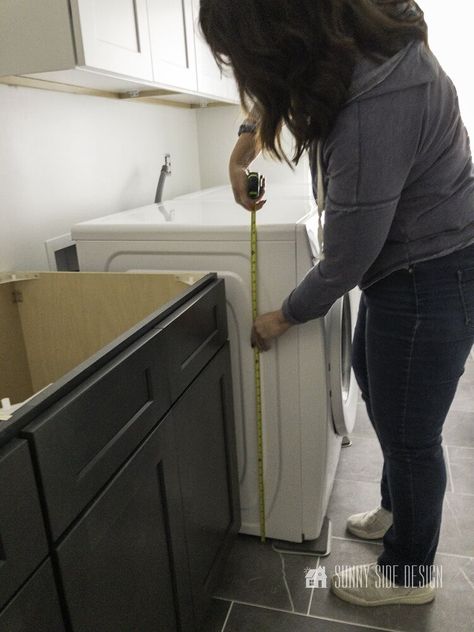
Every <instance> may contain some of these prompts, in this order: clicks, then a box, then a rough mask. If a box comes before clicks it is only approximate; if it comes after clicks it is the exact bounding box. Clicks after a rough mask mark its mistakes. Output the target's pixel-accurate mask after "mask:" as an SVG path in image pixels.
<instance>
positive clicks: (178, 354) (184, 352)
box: [160, 279, 227, 401]
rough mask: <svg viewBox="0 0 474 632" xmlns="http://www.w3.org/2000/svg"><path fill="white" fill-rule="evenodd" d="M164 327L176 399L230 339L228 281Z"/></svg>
mask: <svg viewBox="0 0 474 632" xmlns="http://www.w3.org/2000/svg"><path fill="white" fill-rule="evenodd" d="M160 327H162V328H163V329H164V331H165V334H166V336H165V337H166V343H167V349H168V373H169V380H170V390H171V396H172V399H173V401H174V400H175V399H176V398H177V397H178V396H179V395H181V393H182V392H183V391H184V389H185V388H186V387H187V386H188V385H189V384H190V382H192V380H193V379H194V378H195V377H196V376H197V375H198V373H199V372H200V371H201V370H202V369H203V367H204V366H205V365H206V364H207V363H208V362H209V360H210V359H211V358H212V356H213V355H214V354H215V353H216V352H217V351H218V350H219V349H220V348H221V346H222V345H223V344H224V342H225V341H226V339H227V319H226V304H225V289H224V281H223V280H222V279H220V280H219V281H217V282H216V283H213V284H212V285H211V286H210V287H209V288H206V289H205V290H203V291H202V292H200V293H199V294H197V295H196V296H195V297H194V298H193V299H192V300H191V301H188V302H187V303H186V305H184V306H183V307H182V308H181V309H178V310H177V311H176V312H174V314H173V315H172V316H170V317H169V318H167V319H166V320H164V321H163V322H162V323H160Z"/></svg>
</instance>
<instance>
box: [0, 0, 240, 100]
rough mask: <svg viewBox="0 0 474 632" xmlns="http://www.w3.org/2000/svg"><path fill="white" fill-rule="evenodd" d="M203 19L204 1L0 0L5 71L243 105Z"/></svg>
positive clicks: (1, 72) (1, 70) (1, 71)
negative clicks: (210, 41) (203, 29)
mask: <svg viewBox="0 0 474 632" xmlns="http://www.w3.org/2000/svg"><path fill="white" fill-rule="evenodd" d="M198 18H199V0H41V2H38V0H21V2H19V1H18V0H0V76H5V75H27V76H31V77H33V78H36V79H41V80H48V81H53V82H56V83H66V84H72V85H77V86H81V87H84V88H93V89H99V90H105V91H108V92H114V93H117V92H135V91H139V92H145V91H146V90H147V89H154V88H164V89H167V90H171V91H176V92H187V93H189V94H190V96H189V97H185V98H186V99H188V101H190V102H191V101H192V97H193V96H194V95H195V94H197V96H198V97H199V98H200V100H199V102H200V103H202V101H203V100H204V101H207V100H209V99H212V100H213V99H216V98H217V99H221V100H224V101H231V102H232V101H233V102H234V103H238V95H237V90H236V84H235V81H234V80H233V79H232V78H230V77H229V76H226V75H225V74H224V76H222V75H221V72H220V70H219V68H218V66H217V64H216V62H215V61H214V58H213V57H212V55H211V52H210V50H209V47H208V46H207V44H206V42H205V41H204V38H203V37H202V35H201V33H200V31H199V28H198ZM201 97H203V99H201Z"/></svg>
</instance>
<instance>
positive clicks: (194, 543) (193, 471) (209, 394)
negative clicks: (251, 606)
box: [173, 343, 240, 625]
mask: <svg viewBox="0 0 474 632" xmlns="http://www.w3.org/2000/svg"><path fill="white" fill-rule="evenodd" d="M173 410H174V414H175V419H176V424H175V426H174V429H175V432H176V445H177V446H178V454H179V471H180V480H181V493H182V497H183V511H184V518H185V531H186V542H187V545H188V557H189V570H190V579H191V587H192V591H193V602H194V609H195V617H196V623H197V624H198V625H199V624H201V623H202V617H203V616H204V615H205V613H206V610H207V608H208V606H209V604H210V602H211V596H212V592H213V590H214V588H215V585H216V584H217V581H218V579H219V575H220V572H221V568H222V565H223V563H224V562H225V559H226V556H227V553H228V550H229V548H230V546H231V544H232V542H233V540H234V537H235V535H236V534H237V532H238V530H239V528H240V503H239V482H238V474H237V457H236V449H235V434H234V417H233V406H232V382H231V376H230V359H229V349H228V343H227V344H226V345H225V346H224V347H223V348H222V349H221V351H219V353H218V354H217V355H216V356H215V357H214V359H213V360H212V361H211V362H210V363H209V364H208V365H207V367H206V368H205V369H204V371H202V373H201V374H200V375H199V376H198V378H197V379H196V380H195V381H194V382H193V383H192V384H191V386H190V387H189V388H188V389H187V390H186V392H185V393H184V395H183V396H182V397H181V398H180V400H179V401H178V402H177V404H176V405H175V407H174V409H173Z"/></svg>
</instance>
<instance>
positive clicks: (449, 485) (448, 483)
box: [443, 445, 454, 492]
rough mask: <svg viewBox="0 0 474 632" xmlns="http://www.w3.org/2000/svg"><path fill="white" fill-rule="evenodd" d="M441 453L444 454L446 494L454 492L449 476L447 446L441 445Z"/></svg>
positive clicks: (450, 476)
mask: <svg viewBox="0 0 474 632" xmlns="http://www.w3.org/2000/svg"><path fill="white" fill-rule="evenodd" d="M443 452H444V462H445V463H446V478H447V481H446V491H447V492H453V491H454V488H453V479H452V475H451V468H450V460H449V452H448V446H447V445H443Z"/></svg>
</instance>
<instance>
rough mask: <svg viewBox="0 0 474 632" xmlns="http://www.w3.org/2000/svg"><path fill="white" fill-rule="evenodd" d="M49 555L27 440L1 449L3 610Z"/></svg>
mask: <svg viewBox="0 0 474 632" xmlns="http://www.w3.org/2000/svg"><path fill="white" fill-rule="evenodd" d="M47 554H48V546H47V541H46V535H45V530H44V525H43V517H42V515H41V507H40V501H39V496H38V491H37V487H36V482H35V477H34V474H33V467H32V464H31V459H30V454H29V450H28V444H27V442H26V441H21V440H17V439H15V440H13V441H11V442H10V443H9V444H7V445H6V446H5V447H3V448H2V449H1V450H0V611H1V609H2V607H3V606H4V605H5V604H6V603H7V601H8V600H9V599H10V598H11V597H12V596H13V595H14V594H15V592H16V591H17V590H18V589H19V587H20V586H21V584H22V583H23V582H24V581H25V580H26V579H27V578H28V576H29V575H31V573H32V572H33V571H34V570H35V568H37V567H38V566H39V565H40V563H41V562H42V561H43V560H44V559H45V557H46V555H47Z"/></svg>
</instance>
